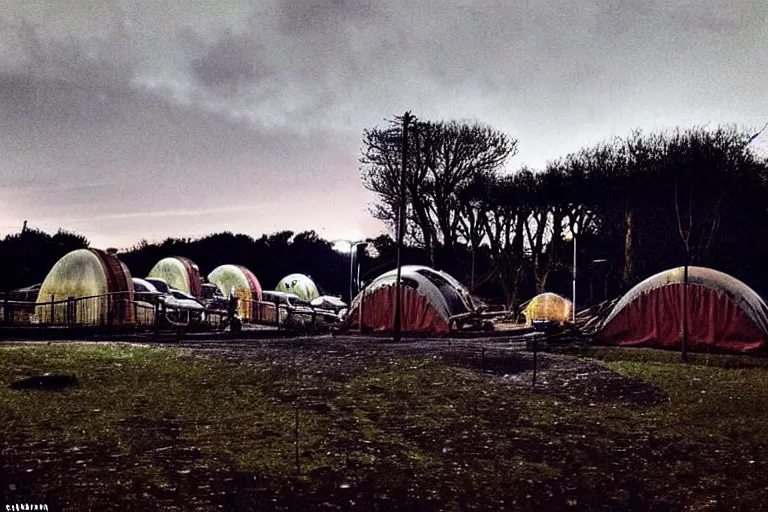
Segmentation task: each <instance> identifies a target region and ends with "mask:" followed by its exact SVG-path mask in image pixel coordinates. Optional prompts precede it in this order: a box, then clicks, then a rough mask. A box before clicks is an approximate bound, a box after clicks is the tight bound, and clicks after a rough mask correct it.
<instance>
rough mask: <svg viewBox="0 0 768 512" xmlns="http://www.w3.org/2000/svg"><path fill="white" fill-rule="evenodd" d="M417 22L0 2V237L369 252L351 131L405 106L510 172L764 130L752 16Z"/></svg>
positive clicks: (663, 11) (662, 13) (301, 12)
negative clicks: (610, 146) (714, 134)
mask: <svg viewBox="0 0 768 512" xmlns="http://www.w3.org/2000/svg"><path fill="white" fill-rule="evenodd" d="M424 4H427V2H415V1H407V0H402V1H400V0H399V1H374V0H358V1H353V0H325V1H320V0H259V1H257V2H254V1H241V0H162V1H161V0H112V1H110V0H69V1H67V2H63V1H53V0H0V183H1V185H0V234H2V235H4V234H6V233H9V232H17V231H19V230H20V229H21V225H22V223H23V221H24V220H25V219H28V220H29V224H30V226H32V227H38V228H42V229H44V230H47V231H55V230H56V229H57V228H58V227H60V226H61V227H64V228H66V229H69V230H72V231H76V232H79V233H82V234H84V235H86V236H87V237H88V238H89V239H90V240H91V242H92V245H93V246H96V247H107V246H111V245H116V246H119V247H125V246H128V245H131V244H132V243H134V242H135V241H137V240H139V239H140V238H146V239H149V240H160V239H162V238H165V237H166V236H193V237H194V236H200V235H204V234H207V233H211V232H216V231H223V230H230V231H233V232H242V233H247V234H250V235H253V236H260V235H261V234H262V233H265V232H266V233H270V232H273V231H276V230H282V229H291V230H294V231H301V230H306V229H315V230H316V231H318V232H319V233H320V234H321V235H322V236H324V237H326V238H328V239H335V238H356V237H360V236H364V235H376V234H377V233H378V232H379V231H380V230H381V229H382V228H381V226H380V225H379V223H378V222H377V221H375V220H373V219H372V218H371V217H370V215H369V213H368V210H367V203H368V202H370V201H371V200H372V199H373V198H372V197H371V196H370V194H368V193H367V192H366V191H365V190H364V189H363V187H362V185H361V183H360V179H359V169H358V162H357V159H358V157H359V154H360V146H361V143H360V141H361V136H362V131H363V130H364V129H365V128H370V127H373V126H376V125H381V124H383V119H384V118H390V117H392V116H393V115H394V114H400V113H402V112H403V111H405V110H412V111H413V113H414V114H416V115H417V116H420V117H422V118H426V119H435V120H436V119H477V120H479V121H481V122H484V123H487V124H490V125H491V126H493V127H495V128H497V129H500V130H503V131H505V132H507V133H508V134H510V135H511V136H513V137H515V138H517V139H519V141H520V145H519V148H520V151H519V154H518V155H517V156H515V157H514V158H513V159H511V160H510V162H509V165H508V166H509V169H516V168H519V167H520V166H521V165H523V164H525V165H529V166H533V167H541V166H543V165H544V164H545V162H546V161H547V160H548V159H553V158H557V157H559V156H563V155H565V154H567V153H568V152H571V151H575V150H578V149H579V148H580V147H582V146H584V145H587V144H591V143H594V142H598V141H600V140H604V139H607V138H610V137H612V136H615V135H619V136H623V135H626V134H627V133H628V132H629V131H630V130H631V129H632V128H635V127H642V128H645V129H649V130H652V129H657V128H663V127H671V126H675V125H693V124H704V123H707V122H711V123H712V124H713V125H715V124H717V123H738V124H740V125H749V126H757V127H760V126H762V125H763V124H764V123H765V122H766V121H768V51H767V50H768V23H767V22H766V19H767V18H768V2H766V1H765V0H733V1H725V0H689V1H680V0H670V1H663V2H662V1H653V0H648V1H645V2H632V1H630V0H600V1H591V0H584V1H573V0H567V1H561V2H558V1H543V0H542V1H534V0H529V1H526V0H518V1H475V2H472V1H464V2H458V1H440V2H430V3H429V6H427V5H424ZM254 5H258V7H255V8H254ZM762 139H763V140H761V141H758V144H759V145H760V146H761V147H763V148H765V147H768V143H766V142H765V140H764V139H766V137H763V138H762Z"/></svg>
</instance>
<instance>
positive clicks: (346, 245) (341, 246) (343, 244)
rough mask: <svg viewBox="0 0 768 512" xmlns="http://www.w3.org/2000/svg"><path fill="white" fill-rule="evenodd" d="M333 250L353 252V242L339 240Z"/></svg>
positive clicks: (346, 252)
mask: <svg viewBox="0 0 768 512" xmlns="http://www.w3.org/2000/svg"><path fill="white" fill-rule="evenodd" d="M333 250H334V251H336V252H340V253H344V254H349V253H351V252H352V242H350V241H349V240H337V241H336V242H334V244H333Z"/></svg>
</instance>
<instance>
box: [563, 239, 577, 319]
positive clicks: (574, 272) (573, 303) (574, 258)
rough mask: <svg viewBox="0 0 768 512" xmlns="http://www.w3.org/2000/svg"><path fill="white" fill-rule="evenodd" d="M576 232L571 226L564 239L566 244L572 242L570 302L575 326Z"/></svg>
mask: <svg viewBox="0 0 768 512" xmlns="http://www.w3.org/2000/svg"><path fill="white" fill-rule="evenodd" d="M577 234H578V233H577V230H576V226H571V227H570V229H569V232H568V234H567V235H566V237H565V240H566V242H570V241H573V299H572V301H571V304H572V306H573V307H572V308H571V309H572V311H571V315H572V316H571V321H572V322H573V323H574V324H575V323H576V236H577Z"/></svg>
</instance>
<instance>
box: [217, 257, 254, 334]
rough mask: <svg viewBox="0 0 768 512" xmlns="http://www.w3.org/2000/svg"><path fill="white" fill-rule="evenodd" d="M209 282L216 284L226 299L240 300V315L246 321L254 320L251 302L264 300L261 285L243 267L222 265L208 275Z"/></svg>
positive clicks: (251, 273)
mask: <svg viewBox="0 0 768 512" xmlns="http://www.w3.org/2000/svg"><path fill="white" fill-rule="evenodd" d="M208 281H209V282H210V283H212V284H215V285H216V286H217V287H218V288H219V290H221V293H223V294H224V296H225V297H227V298H229V297H231V296H233V295H234V296H235V297H237V298H238V299H243V300H240V301H238V314H239V315H240V316H241V317H243V318H244V319H245V320H253V319H254V318H253V304H252V303H251V301H254V300H255V301H260V300H262V298H263V297H262V292H261V284H259V280H258V279H256V276H255V275H254V274H253V272H251V271H250V270H248V269H247V268H246V267H244V266H242V265H220V266H218V267H216V268H215V269H213V271H212V272H211V273H210V274H208Z"/></svg>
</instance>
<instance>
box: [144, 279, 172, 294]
mask: <svg viewBox="0 0 768 512" xmlns="http://www.w3.org/2000/svg"><path fill="white" fill-rule="evenodd" d="M147 281H149V282H150V283H152V284H153V285H155V288H157V289H158V290H160V291H161V292H163V293H169V291H168V285H167V284H165V283H164V282H163V281H158V280H156V279H153V280H151V281H150V280H149V279H147Z"/></svg>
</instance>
